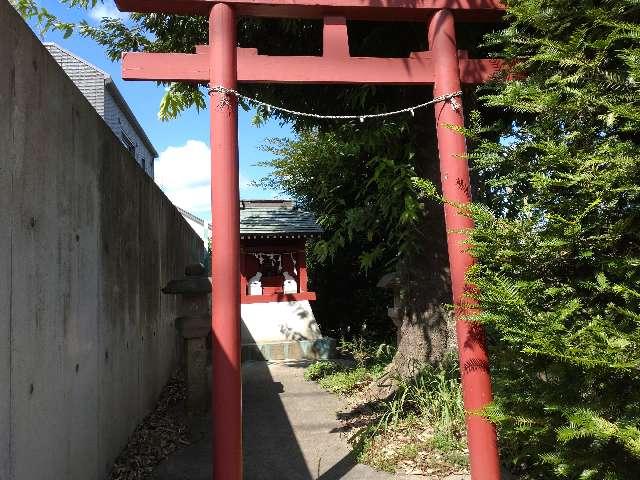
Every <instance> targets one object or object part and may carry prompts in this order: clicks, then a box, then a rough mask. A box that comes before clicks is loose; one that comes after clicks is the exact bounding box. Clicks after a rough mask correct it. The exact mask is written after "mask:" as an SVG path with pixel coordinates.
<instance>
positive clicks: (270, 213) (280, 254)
mask: <svg viewBox="0 0 640 480" xmlns="http://www.w3.org/2000/svg"><path fill="white" fill-rule="evenodd" d="M321 233H322V229H321V228H320V226H319V225H318V224H317V223H316V220H315V218H314V217H313V215H311V214H310V213H308V212H305V211H303V210H300V209H298V208H296V207H295V206H294V204H293V202H292V201H290V200H241V201H240V296H241V299H242V303H243V304H249V303H268V302H284V301H287V302H288V301H294V300H315V299H316V295H315V293H313V292H309V291H308V289H307V264H306V258H305V243H306V241H307V239H308V238H312V237H317V236H318V235H320V234H321ZM258 274H260V275H258ZM257 275H258V276H259V278H258V279H256V278H257V277H256V276H257ZM289 277H291V278H292V279H293V280H294V282H295V285H296V288H295V291H292V290H290V289H286V292H285V279H286V278H289ZM251 279H256V280H255V281H254V284H255V283H258V282H259V283H260V284H261V291H259V290H258V289H257V288H254V290H253V291H252V290H251V288H250V287H251V286H250V283H251V282H250V280H251ZM289 285H293V284H292V283H291V282H289Z"/></svg>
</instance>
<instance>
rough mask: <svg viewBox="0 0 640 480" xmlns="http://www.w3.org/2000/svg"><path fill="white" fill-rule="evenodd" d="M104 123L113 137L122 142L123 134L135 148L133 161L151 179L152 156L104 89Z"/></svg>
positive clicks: (110, 95)
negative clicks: (134, 160) (113, 134)
mask: <svg viewBox="0 0 640 480" xmlns="http://www.w3.org/2000/svg"><path fill="white" fill-rule="evenodd" d="M103 118H104V121H105V122H107V125H109V128H111V130H112V131H113V133H115V135H116V136H117V137H118V138H119V139H120V141H122V134H123V133H124V134H125V135H126V136H127V137H128V138H129V139H130V140H131V141H132V142H133V144H134V146H135V154H134V155H135V159H136V162H137V163H138V165H140V167H141V168H144V171H145V172H147V174H148V175H149V176H150V177H151V178H153V160H154V159H153V154H152V153H151V152H150V151H149V149H148V148H147V147H146V145H145V143H144V142H143V141H142V139H141V138H140V136H139V135H138V133H137V132H136V129H135V128H133V125H131V123H130V122H129V120H127V117H126V115H125V114H124V112H123V111H122V110H121V109H120V107H119V106H118V104H117V103H116V100H115V98H113V95H112V94H111V92H109V90H107V89H104V115H103Z"/></svg>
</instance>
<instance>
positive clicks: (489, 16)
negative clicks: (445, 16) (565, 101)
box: [115, 0, 505, 21]
mask: <svg viewBox="0 0 640 480" xmlns="http://www.w3.org/2000/svg"><path fill="white" fill-rule="evenodd" d="M115 2H116V5H117V6H118V9H119V10H120V11H123V12H140V13H151V12H158V13H160V12H162V13H175V14H183V15H208V14H209V10H210V8H211V6H212V5H213V4H214V3H226V4H228V5H231V6H234V7H236V9H237V13H238V15H245V16H252V17H276V18H323V17H325V16H329V15H336V16H344V17H347V18H349V19H353V20H385V21H392V20H393V21H396V20H397V21H420V20H426V19H427V18H429V17H430V16H431V15H432V14H433V13H434V12H435V11H437V10H442V9H448V10H451V11H452V12H453V14H454V15H455V16H456V17H457V18H459V19H461V20H466V21H495V20H497V19H499V18H500V17H501V15H502V13H503V12H504V10H505V6H504V4H503V3H502V2H500V1H499V0H226V1H225V2H219V1H216V0H115Z"/></svg>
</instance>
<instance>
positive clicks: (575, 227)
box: [469, 0, 640, 480]
mask: <svg viewBox="0 0 640 480" xmlns="http://www.w3.org/2000/svg"><path fill="white" fill-rule="evenodd" d="M507 4H508V17H507V20H508V26H507V27H506V28H504V29H503V30H501V31H499V32H497V33H495V34H493V35H490V36H489V37H488V40H489V43H490V44H491V46H492V48H494V49H495V52H496V54H497V55H499V56H501V57H506V58H507V59H508V60H511V61H513V64H514V72H513V73H514V76H513V77H512V79H511V80H505V81H503V82H497V83H496V84H495V85H492V86H490V87H487V88H486V89H485V90H484V96H483V102H484V104H485V106H486V108H487V109H499V110H503V111H506V112H508V114H509V115H510V116H509V119H508V121H507V120H505V121H503V122H502V123H501V124H498V125H494V126H492V127H491V128H484V127H482V126H480V125H479V121H478V118H479V117H478V116H476V122H475V127H474V128H473V129H471V130H470V132H469V134H470V136H471V138H472V139H473V140H474V141H475V142H477V148H476V149H475V150H474V152H473V154H472V155H471V157H472V160H473V162H474V164H475V168H476V169H477V171H478V173H479V174H480V175H481V176H482V177H483V178H485V179H487V185H486V189H485V195H484V196H483V197H482V200H483V204H480V203H479V204H478V205H476V206H475V207H474V212H473V215H474V217H475V220H476V230H475V231H474V232H473V235H472V240H471V245H472V250H473V253H474V254H475V256H476V257H477V259H478V263H477V265H476V267H475V268H474V270H473V271H472V272H471V274H470V280H471V281H472V282H473V283H474V284H475V285H477V286H478V287H479V294H478V299H479V301H480V305H481V308H482V314H481V315H480V316H479V317H478V320H480V321H481V322H482V323H484V324H485V325H487V327H488V330H489V336H490V339H491V346H492V351H491V356H492V361H493V375H494V379H495V382H496V401H495V403H494V405H493V406H492V407H491V408H490V409H489V411H488V415H489V417H490V418H492V419H493V420H494V421H496V422H497V424H498V427H499V433H500V443H501V445H502V447H503V451H504V456H505V458H506V459H508V460H509V462H510V464H511V467H512V469H514V470H515V471H516V472H518V473H520V474H521V478H544V479H555V478H558V479H580V480H587V479H594V480H595V479H606V480H614V479H615V480H632V479H637V478H640V429H639V427H640V370H639V367H640V329H639V326H640V308H639V307H640V283H639V282H640V268H639V267H640V184H639V179H640V136H639V134H638V131H639V129H640V108H639V107H640V88H639V83H638V82H639V81H640V26H639V25H638V20H640V2H638V1H637V0H608V1H587V0H583V1H575V0H572V1H569V0H509V1H508V2H507ZM496 135H498V136H499V138H500V141H495V140H488V138H496V137H495V136H496Z"/></svg>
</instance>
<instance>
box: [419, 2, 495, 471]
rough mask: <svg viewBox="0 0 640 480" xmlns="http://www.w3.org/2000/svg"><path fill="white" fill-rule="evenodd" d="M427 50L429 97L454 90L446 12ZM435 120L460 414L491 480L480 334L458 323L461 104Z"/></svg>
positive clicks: (475, 464) (467, 305) (461, 291)
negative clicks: (431, 74) (430, 78)
mask: <svg viewBox="0 0 640 480" xmlns="http://www.w3.org/2000/svg"><path fill="white" fill-rule="evenodd" d="M429 48H430V50H431V52H432V54H433V65H434V69H435V71H434V76H435V84H434V92H433V95H434V97H437V96H439V95H444V94H447V93H451V92H457V91H459V90H460V67H459V61H458V51H457V47H456V32H455V26H454V20H453V15H452V14H451V12H450V11H448V10H440V11H438V12H437V13H435V14H434V16H433V17H432V19H431V22H430V24H429ZM454 100H455V103H454ZM456 105H457V106H456ZM435 115H436V129H437V135H438V151H439V156H440V175H441V181H442V193H443V196H444V198H445V201H446V202H447V203H446V204H445V207H444V208H445V224H446V228H447V246H448V250H449V268H450V270H451V289H452V291H453V304H454V306H455V316H456V333H457V337H458V349H459V359H460V374H461V376H462V388H463V391H464V395H463V396H464V406H465V410H467V412H471V413H467V416H466V418H467V442H468V445H469V463H470V467H471V478H473V480H497V479H499V478H500V462H499V457H498V446H497V440H496V431H495V427H494V426H493V424H491V422H489V421H488V420H486V419H485V418H483V417H481V416H479V415H477V414H474V413H473V412H477V411H478V410H481V409H482V408H483V407H485V406H486V405H487V404H488V403H489V402H491V377H490V374H489V356H488V354H487V348H486V344H485V335H484V329H483V328H482V326H480V325H476V324H472V323H469V322H467V321H466V320H465V318H464V317H465V316H466V315H468V314H470V313H472V311H473V308H474V305H473V303H472V300H471V299H469V298H466V297H465V290H466V289H467V286H466V280H465V274H466V272H467V270H468V269H469V267H471V265H473V258H472V257H471V255H470V254H469V252H468V251H467V248H468V246H467V245H465V244H464V242H465V240H466V239H467V238H468V236H467V234H466V233H464V231H465V230H467V229H471V228H473V221H472V220H471V218H469V217H468V216H465V215H463V214H461V213H460V211H459V207H460V206H462V207H464V206H465V205H468V204H469V202H470V201H471V181H470V177H469V164H468V162H467V158H466V153H467V146H466V141H465V138H464V136H463V135H462V134H460V133H458V132H456V131H454V130H452V129H451V128H450V127H449V126H450V125H452V126H456V127H464V115H463V111H462V100H461V99H453V100H452V101H451V102H440V103H437V104H436V106H435ZM449 202H450V203H449Z"/></svg>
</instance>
